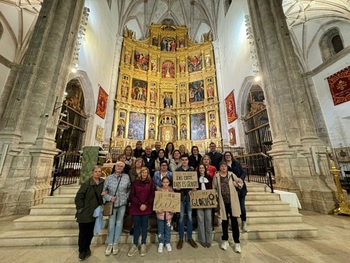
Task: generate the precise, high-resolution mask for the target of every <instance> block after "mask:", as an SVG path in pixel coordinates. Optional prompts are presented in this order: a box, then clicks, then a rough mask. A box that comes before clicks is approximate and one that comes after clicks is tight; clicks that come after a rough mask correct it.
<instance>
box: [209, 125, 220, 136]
mask: <svg viewBox="0 0 350 263" xmlns="http://www.w3.org/2000/svg"><path fill="white" fill-rule="evenodd" d="M217 133H218V128H217V127H216V123H215V121H212V122H210V127H209V134H210V138H211V139H213V138H216V137H217Z"/></svg>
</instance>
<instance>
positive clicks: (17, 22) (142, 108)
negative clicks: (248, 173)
mask: <svg viewBox="0 0 350 263" xmlns="http://www.w3.org/2000/svg"><path fill="white" fill-rule="evenodd" d="M0 14H1V15H0V197H1V198H0V200H1V201H0V215H1V216H5V215H14V214H26V213H28V211H29V208H30V207H31V206H32V205H36V204H40V203H41V202H42V200H43V197H44V196H47V195H48V194H49V192H50V188H51V186H50V184H51V180H52V174H53V167H54V165H55V164H54V163H55V160H56V159H57V156H59V155H62V154H71V155H75V156H77V155H78V156H79V154H80V153H81V152H83V153H84V147H86V146H98V147H99V149H102V150H103V151H104V152H107V155H108V156H111V155H117V154H119V153H121V152H122V151H123V149H124V148H125V147H126V146H127V145H131V146H132V148H135V145H136V142H137V141H142V142H143V145H144V146H151V147H154V145H155V143H156V142H158V141H159V142H161V145H162V148H164V147H165V145H166V144H167V143H168V142H173V143H174V145H175V147H176V148H178V147H179V146H180V145H185V147H186V148H187V149H188V150H189V149H191V147H192V146H194V145H196V146H198V147H199V150H200V152H201V153H205V152H208V151H209V144H210V143H211V142H214V143H216V145H217V147H218V150H219V151H221V152H223V151H231V152H233V153H234V155H236V156H239V157H240V158H246V156H253V155H259V156H268V157H269V160H272V161H273V169H274V180H275V184H274V187H275V188H276V189H280V190H284V191H289V192H293V193H296V194H297V196H298V198H299V200H300V202H301V203H302V206H303V208H304V209H306V210H310V211H316V212H320V213H329V211H331V210H332V209H333V208H334V205H335V204H337V203H338V200H337V193H336V192H337V188H336V185H335V183H334V180H333V174H332V173H331V172H330V169H331V166H332V164H333V163H335V165H336V167H337V169H339V177H340V178H341V179H342V182H343V183H344V185H343V187H346V185H345V183H346V182H349V185H348V186H349V187H350V180H348V179H349V177H350V157H349V155H350V133H349V132H348V130H349V127H350V107H349V105H350V104H349V103H350V102H349V101H350V65H349V63H350V3H349V1H346V0H338V1H335V0H320V1H313V0H307V1H301V0H283V1H267V0H259V1H258V0H253V1H248V0H239V1H231V0H215V1H198V0H193V1H185V0H148V1H136V0H130V1H116V0H101V1H94V0H85V1H83V0H79V1H55V0H0ZM78 158H80V157H78ZM242 160H243V159H242ZM347 180H348V181H347ZM349 189H350V188H349ZM345 195H346V194H345Z"/></svg>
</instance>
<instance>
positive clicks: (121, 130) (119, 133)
mask: <svg viewBox="0 0 350 263" xmlns="http://www.w3.org/2000/svg"><path fill="white" fill-rule="evenodd" d="M124 131H125V126H124V123H123V122H122V121H121V122H119V124H118V126H117V136H118V137H124Z"/></svg>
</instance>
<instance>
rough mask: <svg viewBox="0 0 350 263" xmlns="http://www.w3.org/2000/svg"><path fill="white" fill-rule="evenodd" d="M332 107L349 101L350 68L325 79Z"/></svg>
mask: <svg viewBox="0 0 350 263" xmlns="http://www.w3.org/2000/svg"><path fill="white" fill-rule="evenodd" d="M327 80H328V84H329V88H330V90H331V94H332V98H333V102H334V105H338V104H342V103H344V102H347V101H350V67H347V68H345V69H343V70H341V71H339V72H337V73H335V74H333V75H332V76H330V77H328V78H327Z"/></svg>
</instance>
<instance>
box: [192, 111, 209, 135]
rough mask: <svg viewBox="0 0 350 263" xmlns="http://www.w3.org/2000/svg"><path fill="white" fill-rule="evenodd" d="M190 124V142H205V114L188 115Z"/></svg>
mask: <svg viewBox="0 0 350 263" xmlns="http://www.w3.org/2000/svg"><path fill="white" fill-rule="evenodd" d="M190 122H191V140H193V141H197V140H205V139H206V138H207V135H206V129H207V128H206V122H205V113H196V114H191V115H190Z"/></svg>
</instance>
